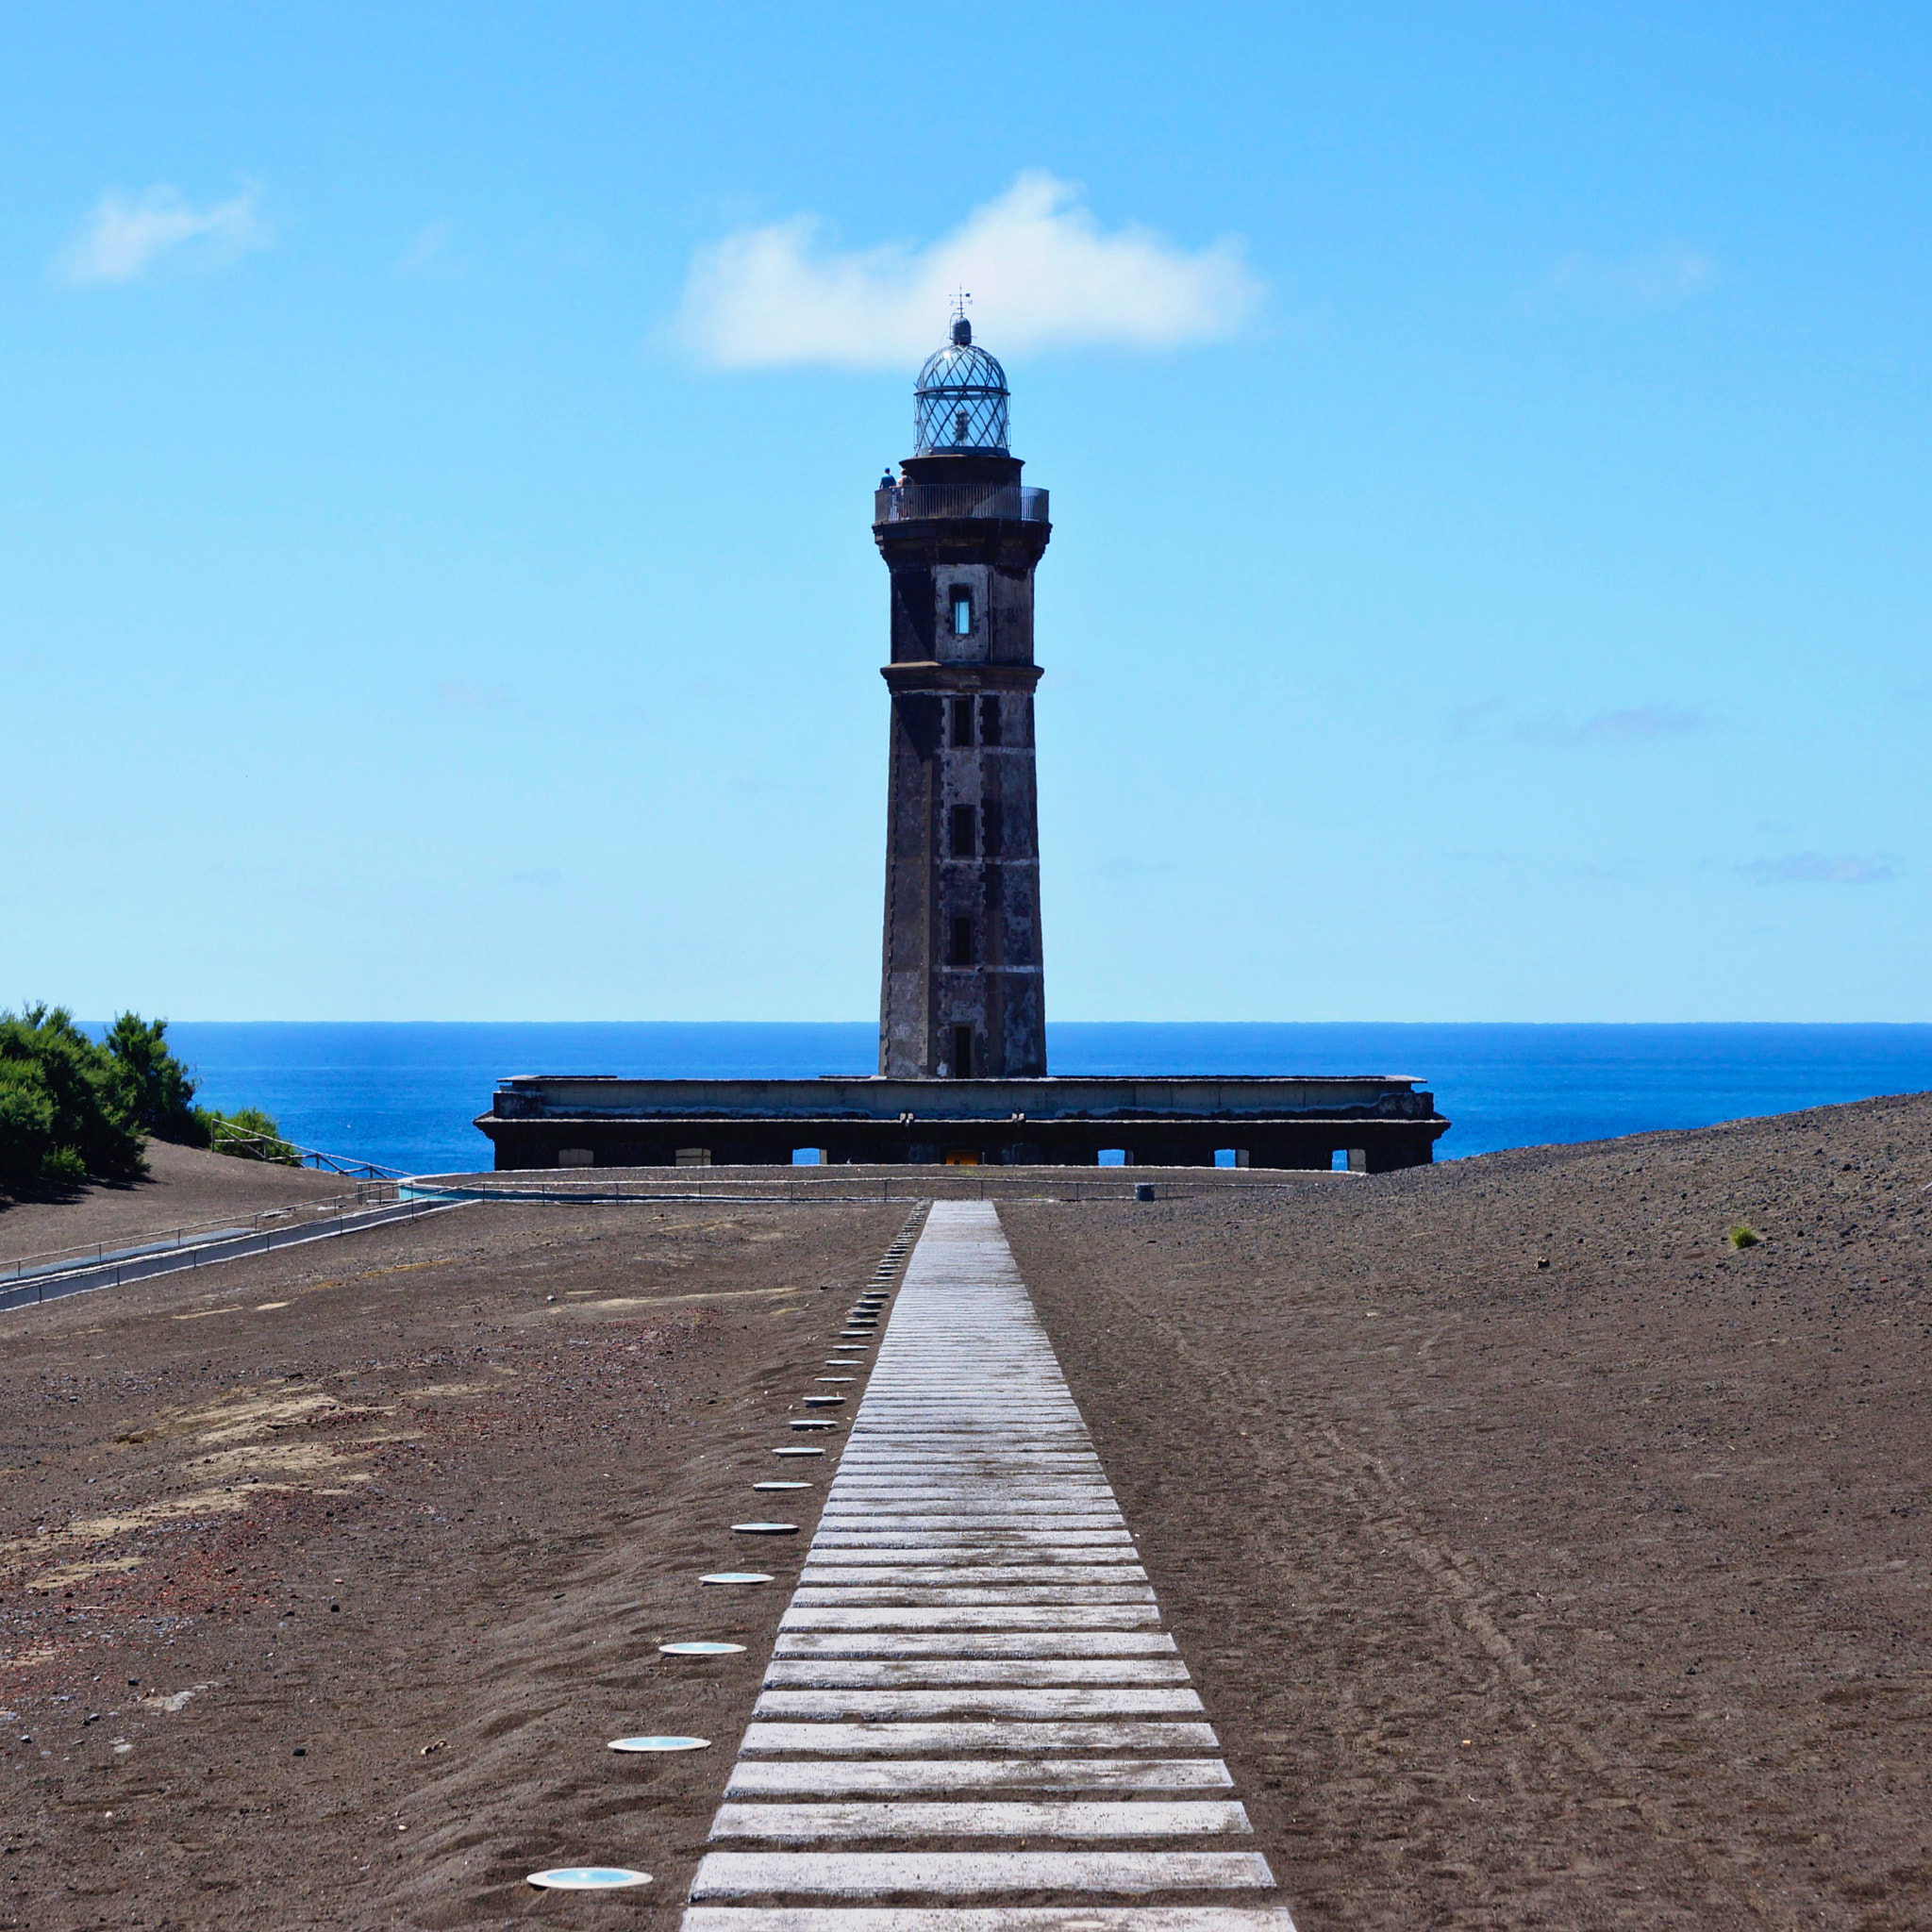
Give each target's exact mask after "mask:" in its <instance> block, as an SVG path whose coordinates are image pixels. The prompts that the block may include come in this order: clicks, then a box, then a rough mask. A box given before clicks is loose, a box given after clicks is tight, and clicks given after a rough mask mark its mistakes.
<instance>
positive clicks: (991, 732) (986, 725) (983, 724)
mask: <svg viewBox="0 0 1932 1932" xmlns="http://www.w3.org/2000/svg"><path fill="white" fill-rule="evenodd" d="M979 741H980V743H981V744H997V743H998V742H999V741H1000V701H999V699H998V698H996V697H993V698H981V699H980V701H979Z"/></svg>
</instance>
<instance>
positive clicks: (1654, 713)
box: [1510, 705, 1715, 749]
mask: <svg viewBox="0 0 1932 1932" xmlns="http://www.w3.org/2000/svg"><path fill="white" fill-rule="evenodd" d="M1714 723H1715V720H1713V719H1712V717H1711V716H1710V714H1709V713H1708V712H1707V711H1706V710H1705V709H1704V708H1703V707H1702V706H1699V705H1626V706H1624V707H1623V708H1618V709H1614V710H1608V711H1592V712H1591V715H1590V716H1589V717H1587V718H1575V719H1573V718H1569V717H1566V716H1564V715H1562V714H1561V713H1559V712H1548V713H1545V714H1544V715H1542V716H1541V717H1536V718H1524V719H1522V720H1520V721H1519V722H1518V723H1517V724H1515V725H1513V726H1512V727H1511V732H1510V735H1511V736H1512V737H1514V738H1515V739H1516V740H1517V741H1519V742H1521V743H1524V744H1545V745H1557V746H1558V747H1562V748H1565V749H1569V748H1575V747H1579V746H1583V745H1591V744H1648V743H1651V742H1653V741H1656V740H1657V739H1659V738H1691V737H1694V736H1695V735H1696V734H1697V733H1698V732H1700V731H1708V730H1709V729H1710V728H1711V726H1712V724H1714Z"/></svg>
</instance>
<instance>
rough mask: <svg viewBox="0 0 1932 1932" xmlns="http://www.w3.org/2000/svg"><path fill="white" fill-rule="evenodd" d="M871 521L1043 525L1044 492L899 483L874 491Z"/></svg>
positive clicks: (994, 486) (1014, 486) (1011, 486)
mask: <svg viewBox="0 0 1932 1932" xmlns="http://www.w3.org/2000/svg"><path fill="white" fill-rule="evenodd" d="M873 505H874V508H873V522H874V523H875V524H904V523H910V522H911V521H912V520H913V519H915V518H926V517H1008V518H1010V519H1011V520H1012V521H1013V522H1015V523H1026V524H1043V523H1046V522H1048V521H1049V519H1048V517H1047V514H1046V491H1043V490H1034V489H1032V488H1030V487H1029V486H1027V485H1026V484H1024V483H1000V484H987V485H975V484H971V483H964V484H961V483H899V484H895V485H894V486H893V487H892V488H891V489H890V490H875V491H874V492H873Z"/></svg>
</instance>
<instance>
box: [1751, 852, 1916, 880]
mask: <svg viewBox="0 0 1932 1932" xmlns="http://www.w3.org/2000/svg"><path fill="white" fill-rule="evenodd" d="M1738 870H1739V871H1740V872H1741V873H1742V874H1744V876H1745V877H1746V878H1748V879H1755V880H1756V881H1757V884H1759V885H1760V886H1882V885H1884V884H1885V883H1886V881H1887V880H1888V879H1895V878H1897V877H1898V875H1899V874H1900V873H1901V872H1903V871H1904V870H1905V867H1904V865H1903V864H1902V863H1901V861H1900V860H1898V859H1897V858H1893V857H1891V856H1890V854H1889V853H1874V854H1870V855H1863V854H1859V853H1856V852H1790V853H1787V854H1786V855H1785V857H1784V858H1757V859H1754V860H1753V861H1752V862H1751V863H1750V864H1749V865H1740V867H1739V868H1738Z"/></svg>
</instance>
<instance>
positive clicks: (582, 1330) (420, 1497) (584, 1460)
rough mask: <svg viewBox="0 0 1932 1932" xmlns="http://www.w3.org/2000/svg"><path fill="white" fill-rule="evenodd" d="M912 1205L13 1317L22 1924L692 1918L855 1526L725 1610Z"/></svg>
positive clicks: (510, 1229) (644, 1228) (403, 1246)
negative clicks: (535, 1882)
mask: <svg viewBox="0 0 1932 1932" xmlns="http://www.w3.org/2000/svg"><path fill="white" fill-rule="evenodd" d="M907 1212H908V1209H907V1208H906V1206H905V1205H904V1204H903V1203H901V1204H897V1205H895V1206H893V1207H891V1208H874V1207H863V1208H832V1207H811V1208H784V1207H780V1208H762V1209H738V1208H731V1209H719V1208H697V1207H691V1208H680V1207H673V1208H661V1209H653V1208H641V1207H626V1208H614V1209H608V1210H602V1211H600V1210H598V1209H595V1208H575V1209H573V1208H537V1207H531V1208H499V1207H494V1206H491V1207H487V1208H458V1209H457V1210H455V1211H454V1212H452V1213H447V1214H443V1215H439V1216H436V1217H433V1218H432V1219H429V1220H426V1221H424V1222H419V1223H417V1224H413V1225H410V1226H406V1227H401V1228H397V1229H393V1230H391V1229H384V1230H381V1231H379V1232H376V1233H374V1234H368V1235H358V1236H353V1237H350V1238H347V1239H345V1240H341V1241H327V1242H321V1243H317V1244H315V1245H313V1246H308V1247H301V1248H295V1249H291V1250H287V1251H284V1252H283V1253H281V1254H276V1255H272V1256H266V1257H260V1258H258V1259H251V1260H247V1261H242V1262H236V1263H232V1264H229V1265H226V1266H224V1267H222V1268H220V1269H218V1270H211V1271H208V1272H206V1273H203V1274H199V1275H198V1276H189V1275H185V1274H175V1275H165V1276H160V1277H158V1278H156V1279H154V1280H151V1281H148V1282H143V1283H140V1284H137V1285H135V1286H133V1287H130V1288H126V1289H122V1290H117V1291H103V1292H100V1293H96V1294H89V1295H81V1296H76V1297H75V1298H73V1299H72V1300H68V1301H63V1302H57V1303H51V1304H49V1305H48V1306H47V1307H45V1308H43V1309H32V1310H26V1311H24V1312H23V1313H21V1314H15V1315H8V1316H0V1474H4V1504H0V1653H4V1654H5V1663H4V1665H0V1706H4V1707H5V1709H6V1711H7V1713H8V1715H6V1716H4V1717H0V1777H4V1779H5V1790H6V1804H5V1807H4V1825H0V1829H4V1834H5V1839H4V1852H0V1924H4V1925H9V1926H13V1925H18V1926H33V1927H37V1928H38V1927H50V1928H52V1927H68V1926H82V1925H115V1926H122V1925H142V1926H159V1925H170V1926H195V1927H200V1926H222V1927H228V1926H250V1927H257V1928H262V1927H291V1928H293V1927H307V1926H371V1927H374V1926H383V1927H389V1926H405V1925H407V1926H425V1927H437V1926H453V1925H477V1924H502V1923H505V1922H507V1921H515V1920H522V1919H524V1918H556V1917H558V1915H559V1908H560V1907H561V1908H562V1916H564V1917H566V1918H569V1919H571V1920H572V1921H573V1922H575V1921H576V1920H578V1919H581V1918H582V1917H583V1915H584V1906H583V1904H582V1902H575V1903H573V1902H572V1901H569V1900H567V1899H561V1898H559V1897H558V1896H557V1895H554V1894H551V1895H545V1894H540V1893H537V1892H534V1891H532V1890H529V1888H528V1887H526V1886H525V1885H524V1884H523V1882H522V1880H523V1875H524V1874H525V1873H526V1872H529V1871H532V1870H534V1869H536V1868H537V1867H539V1866H541V1865H545V1864H554V1863H558V1862H563V1863H573V1862H577V1861H579V1860H582V1859H599V1860H617V1861H622V1862H625V1863H633V1864H641V1865H642V1866H643V1867H644V1869H645V1870H648V1871H650V1872H652V1873H654V1874H657V1875H658V1880H659V1883H658V1885H657V1886H655V1887H654V1888H653V1889H652V1892H651V1894H650V1897H651V1899H652V1900H653V1901H654V1904H652V1905H650V1906H646V1907H641V1909H642V1912H643V1919H644V1922H645V1923H647V1924H664V1925H670V1924H675V1917H676V1907H677V1902H678V1901H680V1900H681V1899H682V1897H683V1893H684V1890H685V1888H686V1886H687V1885H688V1883H689V1880H690V1875H691V1867H692V1865H693V1864H694V1863H695V1861H696V1858H697V1857H698V1855H699V1852H700V1850H701V1848H702V1842H703V1839H704V1834H705V1832H706V1830H707V1828H708V1824H709V1822H710V1816H711V1812H712V1811H713V1809H714V1808H715V1807H716V1805H717V1801H718V1794H719V1790H720V1788H721V1787H722V1784H723V1781H724V1773H725V1770H726V1768H727V1767H728V1765H729V1763H730V1760H731V1757H732V1756H733V1755H734V1753H735V1751H736V1747H737V1741H738V1737H739V1735H740V1732H741V1729H742V1727H743V1724H744V1722H745V1719H746V1718H747V1716H748V1715H749V1712H750V1708H751V1704H752V1700H753V1698H754V1697H755V1695H756V1694H757V1684H758V1676H759V1674H760V1673H761V1671H762V1666H763V1661H764V1658H765V1657H766V1656H768V1655H769V1653H770V1649H771V1643H772V1638H773V1634H774V1629H775V1625H776V1622H777V1617H778V1613H779V1611H780V1609H781V1608H782V1607H783V1605H784V1601H785V1598H786V1596H787V1595H788V1594H789V1593H790V1592H789V1586H788V1585H787V1584H786V1583H785V1582H784V1581H783V1579H784V1577H785V1576H786V1575H787V1574H788V1572H791V1571H795V1569H796V1567H797V1562H798V1546H799V1545H802V1543H803V1541H805V1540H806V1538H808V1536H809V1534H810V1529H811V1525H812V1524H813V1522H814V1521H815V1518H816V1507H815V1505H813V1504H811V1503H810V1502H809V1501H808V1504H807V1506H806V1507H802V1508H801V1507H790V1508H788V1509H787V1510H786V1512H785V1514H786V1516H787V1517H788V1519H790V1520H796V1521H797V1522H799V1523H800V1524H802V1525H803V1530H802V1534H801V1537H800V1538H799V1540H798V1544H796V1545H794V1544H792V1543H791V1542H790V1541H787V1542H786V1543H783V1544H777V1545H774V1542H773V1541H771V1540H769V1539H762V1538H761V1539H759V1540H758V1547H757V1551H756V1555H757V1557H758V1565H757V1567H760V1568H763V1569H765V1570H767V1571H772V1572H774V1573H775V1574H777V1575H778V1576H779V1577H780V1579H781V1580H780V1582H779V1583H777V1584H775V1585H774V1586H773V1587H772V1588H769V1589H764V1590H755V1591H731V1590H721V1589H703V1588H701V1587H700V1586H699V1585H698V1583H697V1580H696V1579H697V1577H698V1575H699V1574H701V1573H702V1572H704V1571H706V1570H710V1569H717V1568H737V1567H745V1566H746V1551H745V1549H744V1548H743V1544H744V1543H745V1541H747V1540H746V1539H742V1538H738V1539H734V1538H733V1536H732V1535H731V1532H730V1529H729V1527H728V1525H729V1524H731V1523H733V1522H734V1521H743V1520H745V1519H746V1518H747V1517H749V1516H753V1515H762V1514H766V1513H769V1511H768V1507H765V1506H768V1505H769V1502H770V1499H769V1498H766V1497H762V1496H757V1495H755V1494H754V1492H753V1491H752V1490H751V1487H750V1486H751V1484H752V1483H753V1482H754V1481H755V1480H758V1479H759V1478H761V1477H765V1476H772V1475H778V1474H785V1473H787V1472H788V1471H789V1470H791V1469H795V1468H796V1467H797V1466H798V1465H796V1464H794V1463H788V1462H780V1461H778V1460H777V1459H775V1458H774V1457H773V1455H772V1453H771V1451H772V1447H773V1445H774V1443H775V1442H782V1441H788V1440H790V1441H798V1440H801V1439H799V1438H795V1437H788V1433H787V1431H786V1429H785V1426H784V1418H785V1416H786V1414H787V1412H788V1410H790V1411H791V1412H793V1413H802V1410H801V1409H800V1408H799V1407H798V1398H799V1397H800V1396H802V1395H803V1394H805V1393H808V1392H810V1391H811V1390H812V1387H813V1384H812V1381H811V1377H812V1376H813V1375H814V1374H818V1373H820V1362H821V1359H822V1357H823V1356H824V1350H825V1345H826V1343H827V1341H828V1340H829V1338H830V1337H831V1336H832V1335H833V1334H834V1333H835V1332H836V1331H837V1329H838V1327H839V1325H840V1324H841V1320H842V1317H843V1315H844V1311H845V1308H846V1307H848V1306H849V1300H848V1295H849V1291H851V1289H852V1288H853V1287H854V1286H855V1285H856V1284H857V1283H858V1281H860V1280H861V1279H862V1278H863V1277H864V1276H865V1274H868V1273H869V1272H870V1270H871V1268H872V1267H873V1265H874V1263H875V1262H876V1260H877V1259H878V1257H879V1256H880V1254H881V1252H882V1251H883V1250H884V1249H885V1247H886V1246H887V1244H888V1243H889V1242H890V1241H891V1240H892V1238H893V1236H894V1235H895V1234H896V1233H897V1232H898V1231H899V1229H900V1228H901V1227H902V1226H903V1225H904V1224H905V1221H906V1217H907ZM822 1283H834V1284H837V1285H838V1291H836V1292H825V1291H822V1290H821V1284H822ZM211 1285H212V1286H211ZM553 1296H554V1297H555V1299H554V1300H553V1299H551V1297H553ZM787 1500H788V1502H789V1501H790V1499H789V1498H788V1499H787ZM734 1544H736V1545H737V1546H736V1547H734ZM690 1637H725V1638H730V1639H733V1640H736V1641H743V1642H744V1643H746V1644H747V1645H748V1646H749V1648H748V1650H747V1652H746V1653H745V1655H744V1656H743V1657H740V1658H734V1659H725V1660H723V1661H718V1662H712V1661H703V1662H695V1663H693V1662H690V1661H677V1662H673V1661H671V1660H667V1659H664V1658H661V1657H658V1654H657V1650H656V1645H657V1644H658V1642H659V1641H670V1640H672V1639H675V1638H690ZM641 1730H642V1731H685V1732H695V1733H697V1734H699V1735H704V1736H710V1737H713V1738H715V1739H717V1740H718V1746H717V1748H716V1749H715V1750H713V1751H710V1752H706V1753H699V1754H693V1755H691V1756H686V1757H659V1758H645V1757H618V1756H617V1755H615V1754H614V1753H612V1752H610V1751H608V1750H607V1749H606V1744H607V1741H608V1740H609V1739H611V1738H615V1737H620V1736H624V1735H625V1734H627V1733H633V1732H637V1731H641ZM637 1896H638V1895H637V1894H629V1895H626V1900H625V1923H627V1924H628V1923H635V1922H636V1920H637V1917H638V1912H639V1909H640V1907H638V1906H637V1905H636V1904H634V1903H633V1901H634V1900H635V1899H636V1898H637ZM608 1913H609V1907H608V1904H599V1903H598V1902H592V1904H591V1915H592V1916H593V1917H596V1918H597V1919H598V1921H599V1923H605V1922H607V1920H608Z"/></svg>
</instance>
